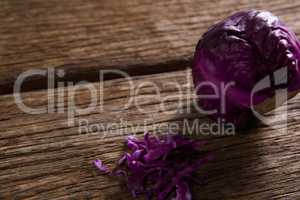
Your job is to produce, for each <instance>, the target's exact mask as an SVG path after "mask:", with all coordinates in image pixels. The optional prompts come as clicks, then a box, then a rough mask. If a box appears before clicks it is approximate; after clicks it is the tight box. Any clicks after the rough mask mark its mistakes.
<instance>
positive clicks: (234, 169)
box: [0, 0, 300, 200]
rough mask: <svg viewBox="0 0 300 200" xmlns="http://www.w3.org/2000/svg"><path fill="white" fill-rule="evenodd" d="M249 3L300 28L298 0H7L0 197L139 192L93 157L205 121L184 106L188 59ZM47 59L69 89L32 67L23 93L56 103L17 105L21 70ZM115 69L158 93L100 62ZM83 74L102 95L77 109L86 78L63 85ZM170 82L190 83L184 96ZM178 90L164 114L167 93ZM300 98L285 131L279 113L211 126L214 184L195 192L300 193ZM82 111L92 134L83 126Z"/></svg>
mask: <svg viewBox="0 0 300 200" xmlns="http://www.w3.org/2000/svg"><path fill="white" fill-rule="evenodd" d="M250 8H258V9H267V10H270V11H272V12H274V13H275V14H276V15H278V16H280V17H281V18H282V19H283V20H284V21H285V22H286V23H287V24H288V25H289V26H290V27H291V28H292V29H293V30H294V31H295V32H296V34H297V35H298V36H299V35H300V14H299V13H300V2H299V1H296V0H274V1H264V0H263V1H262V0H253V1H250V0H242V1H235V0H220V1H215V0H212V1H206V0H201V1H200V0H199V1H196V0H165V1H161V0H149V1H148V0H144V1H138V0H132V1H131V0H130V1H121V0H119V1H118V0H102V1H100V0H87V1H85V0H51V1H50V0H49V1H42V0H27V1H18V0H2V1H1V2H0V93H1V96H0V105H1V107H0V111H1V112H0V132H1V134H0V145H1V146H0V199H22V200H23V199H28V200H29V199H30V200H34V199H36V200H40V199H55V200H58V199H107V200H108V199H131V196H130V194H129V193H128V192H127V191H126V189H124V186H123V185H122V184H120V183H119V182H118V181H117V180H114V179H111V178H110V177H107V176H103V175H101V174H100V173H99V172H98V171H97V170H96V169H95V168H94V167H93V166H92V164H91V162H92V161H93V160H94V159H97V158H98V159H102V160H103V161H104V162H106V163H110V164H113V163H114V162H115V161H116V160H117V159H118V158H119V157H120V155H121V153H122V151H123V150H124V144H123V141H124V138H125V137H126V134H129V133H132V134H142V133H143V132H144V131H145V130H147V131H153V130H155V129H157V128H158V127H166V126H167V125H169V124H170V123H172V124H174V123H175V124H178V125H179V127H183V124H184V123H185V122H186V120H188V122H192V121H193V120H195V119H200V120H202V121H206V118H205V117H204V116H200V115H199V114H198V113H197V112H196V111H194V110H193V109H191V111H190V112H189V111H188V110H187V109H186V108H187V107H189V105H190V104H191V102H193V100H194V99H195V96H194V95H193V85H192V82H191V77H190V69H189V67H190V60H191V58H192V55H193V51H194V47H195V45H196V43H197V41H198V39H199V38H200V37H201V35H202V34H203V32H204V31H205V30H207V28H208V27H209V26H210V25H212V24H213V23H215V22H217V21H218V20H221V19H222V18H224V17H226V16H227V15H229V14H231V13H233V12H235V11H238V10H244V9H250ZM47 68H52V69H55V70H62V71H64V72H65V75H64V76H61V77H60V78H58V79H57V82H61V83H64V87H59V88H58V89H53V90H52V89H46V88H47V79H46V76H36V77H33V78H29V79H26V81H25V83H24V87H23V90H22V91H23V92H22V93H21V94H20V95H21V97H22V100H23V102H24V103H25V104H26V105H27V106H30V107H33V108H45V107H46V108H49V106H48V107H47V105H48V102H49V100H50V101H51V100H53V99H54V103H55V104H54V105H55V106H54V108H53V109H54V110H51V107H50V108H49V109H50V110H49V112H43V113H40V114H32V113H31V114H30V113H26V112H24V111H23V110H21V109H20V107H18V105H17V104H16V103H15V96H14V95H13V94H12V92H13V85H14V83H15V81H16V79H17V78H18V77H20V74H22V73H23V72H26V71H28V70H37V69H47ZM107 69H115V70H116V69H118V70H122V71H124V72H126V73H128V74H130V75H132V84H133V85H135V86H136V85H141V84H143V83H144V82H148V83H150V84H151V83H155V84H156V85H158V86H159V88H158V89H159V91H160V92H161V96H160V97H159V98H158V97H157V96H156V90H155V89H154V88H153V87H151V85H144V86H143V87H141V89H140V90H139V91H138V92H136V93H130V91H131V90H130V89H131V88H130V84H129V82H128V80H127V79H126V78H122V77H121V76H119V75H117V74H111V75H110V76H106V77H105V78H106V79H105V81H101V82H99V70H107ZM56 72H57V71H56ZM82 80H86V81H89V82H90V83H91V84H88V85H89V86H90V87H93V88H94V91H97V92H96V94H97V96H98V97H103V99H102V100H101V99H100V98H99V101H98V102H97V105H93V108H92V109H91V111H90V112H88V113H75V115H74V118H70V115H72V113H68V112H67V110H66V103H67V102H68V98H69V97H70V96H71V97H72V96H74V99H75V100H74V102H75V103H76V105H77V106H78V107H87V106H88V105H89V104H90V100H91V94H90V93H89V91H88V90H87V89H86V88H84V86H83V87H77V86H72V85H69V86H66V85H67V84H66V83H67V81H69V82H72V83H74V84H77V83H78V82H79V81H82ZM169 82H176V83H180V85H181V86H182V89H183V96H184V97H187V98H186V101H184V103H183V104H180V103H178V102H179V101H178V98H179V97H178V89H177V88H174V86H172V85H171V84H167V83H169ZM59 86H61V85H59ZM70 91H71V92H73V93H68V92H70ZM134 91H136V90H134ZM101 92H102V94H104V95H101ZM187 94H192V95H187ZM170 96H171V97H172V98H169V99H167V100H166V101H165V105H166V108H165V109H166V110H167V112H166V111H164V112H163V110H162V108H161V106H160V105H161V99H162V98H163V97H170ZM129 99H134V100H135V104H131V105H130V106H128V107H127V108H124V105H125V104H126V103H128V101H129ZM101 102H102V103H101ZM299 103H300V96H299V95H298V96H296V97H295V98H293V99H292V100H290V101H289V103H288V104H287V107H288V109H289V115H288V120H287V122H288V125H287V131H284V130H285V127H284V121H282V120H281V118H280V114H278V115H277V118H275V119H276V120H275V121H274V122H273V124H272V125H271V126H262V125H260V126H258V127H256V128H255V127H254V128H252V129H251V130H249V131H247V132H245V133H241V134H238V135H235V136H209V137H207V136H205V138H206V140H207V141H208V145H207V149H208V150H210V151H212V152H213V153H214V155H215V160H214V161H213V162H212V163H210V164H209V165H208V166H207V167H206V168H203V169H202V171H201V172H199V173H203V174H207V175H208V184H207V185H203V186H195V187H194V188H193V193H194V198H195V199H300V147H299V143H300V127H299V123H298V122H299V118H300V115H299V113H300V107H299ZM74 106H75V105H70V106H69V108H73V107H74ZM101 108H103V109H102V110H101ZM140 108H142V109H143V111H144V112H141V110H140ZM275 116H276V115H275ZM70 119H72V120H70ZM120 119H122V120H124V121H123V122H121V121H120ZM83 120H88V123H89V125H90V126H89V127H90V128H91V130H89V131H90V132H89V133H87V132H86V131H87V130H86V129H84V128H82V126H80V123H84V122H83ZM124 122H125V123H124ZM99 124H100V125H102V126H101V127H100V129H99V126H97V125H99ZM81 125H82V124H81ZM93 130H94V131H93ZM80 131H82V132H80ZM199 137H201V136H199Z"/></svg>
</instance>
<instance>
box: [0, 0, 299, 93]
mask: <svg viewBox="0 0 300 200" xmlns="http://www.w3.org/2000/svg"><path fill="white" fill-rule="evenodd" d="M253 8H257V9H266V10H270V11H272V12H274V13H275V14H277V15H279V16H280V17H281V18H282V19H283V20H284V21H285V22H286V23H287V24H288V25H290V26H291V27H292V29H293V30H294V31H295V32H296V33H297V34H300V16H299V15H297V14H296V13H299V12H300V3H299V1H297V0H274V1H266V0H263V1H262V0H253V1H252V0H251V1H250V0H242V1H237V0H221V1H208V0H202V1H197V0H164V1H161V0H144V1H137V0H134V1H132V0H130V1H122V0H101V1H99V0H87V1H86V0H72V1H69V0H51V1H41V0H27V1H18V0H3V1H1V2H0V93H9V92H11V91H12V85H13V83H14V81H15V79H16V78H17V76H18V75H19V74H20V73H22V72H24V71H26V70H28V69H36V68H38V69H45V68H48V67H51V68H57V69H64V70H65V71H66V72H68V73H67V74H66V76H65V77H64V78H65V79H67V80H81V79H84V80H93V81H95V80H97V79H98V75H97V73H96V72H97V70H98V69H107V68H114V69H122V70H124V71H127V72H129V73H131V74H145V73H147V74H149V73H157V72H162V71H171V70H176V69H183V68H185V67H187V66H188V65H189V61H190V59H191V57H192V55H193V51H194V47H195V45H196V43H197V42H198V40H199V38H200V36H201V35H202V33H203V32H204V31H206V30H207V29H208V27H209V26H211V25H212V24H213V23H215V22H217V21H218V20H221V19H222V18H224V17H226V16H227V15H229V14H231V13H233V12H236V11H238V10H244V9H253ZM44 79H45V78H43V77H38V78H35V79H33V80H28V84H27V85H26V88H28V89H33V88H45V87H46V85H45V82H44V81H42V80H44Z"/></svg>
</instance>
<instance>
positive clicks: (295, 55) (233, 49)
mask: <svg viewBox="0 0 300 200" xmlns="http://www.w3.org/2000/svg"><path fill="white" fill-rule="evenodd" d="M299 59H300V45H299V41H298V39H297V38H296V36H295V34H294V33H293V32H292V31H291V30H290V29H289V28H287V27H286V25H285V24H284V23H283V22H282V21H281V20H280V19H279V18H278V17H276V16H274V15H273V14H271V13H270V12H268V11H257V10H251V11H242V12H238V13H236V14H234V15H232V16H230V17H228V18H227V19H225V20H224V21H222V22H220V23H218V24H216V25H214V26H213V27H211V28H210V29H209V30H208V31H207V32H206V33H205V34H204V35H203V37H202V39H201V40H200V41H199V43H198V45H197V47H196V52H195V56H194V62H193V69H192V73H193V79H194V83H195V86H196V92H197V95H198V105H199V106H200V108H201V109H202V110H204V111H212V112H211V113H208V114H209V115H210V116H211V117H212V118H213V119H222V120H224V121H226V122H231V123H233V124H234V125H236V126H237V127H242V126H244V125H245V124H246V123H248V120H249V119H250V118H252V117H253V113H252V111H251V106H258V105H263V103H264V102H265V101H266V100H268V99H271V98H273V97H274V94H275V91H276V89H278V88H280V87H285V88H287V89H288V92H295V91H298V90H299V88H300V73H299V65H298V63H299V62H298V61H299ZM281 69H285V71H284V70H283V71H280V70H281ZM276 72H277V76H274V74H276ZM284 72H286V73H284ZM266 77H269V78H266ZM284 78H285V79H286V81H285V82H284V83H283V81H282V79H284ZM277 79H281V81H280V80H277ZM262 80H265V82H263V81H262ZM262 82H263V83H262ZM259 83H260V86H261V85H262V86H266V87H261V88H262V90H260V91H257V92H255V91H256V90H255V88H259V87H260V86H259V87H256V86H257V85H258V84H259ZM279 83H280V84H279ZM254 92H255V93H254ZM205 95H206V96H205ZM213 111H214V112H213Z"/></svg>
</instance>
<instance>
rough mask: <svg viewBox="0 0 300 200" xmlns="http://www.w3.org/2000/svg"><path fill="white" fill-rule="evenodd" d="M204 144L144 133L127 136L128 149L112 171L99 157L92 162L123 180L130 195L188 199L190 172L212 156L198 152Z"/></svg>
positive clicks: (189, 195)
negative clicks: (143, 134)
mask: <svg viewBox="0 0 300 200" xmlns="http://www.w3.org/2000/svg"><path fill="white" fill-rule="evenodd" d="M204 144H205V143H204V142H203V141H198V140H192V139H188V138H184V137H183V136H181V135H165V136H161V137H154V136H153V137H151V136H150V135H149V134H145V136H144V138H143V139H138V138H136V137H132V136H130V137H128V138H127V146H128V148H129V150H130V152H127V153H125V154H124V156H123V157H122V158H121V159H120V160H119V162H118V164H117V166H116V167H115V169H114V170H108V169H109V167H107V166H106V165H104V164H103V163H102V162H101V161H100V160H96V161H94V165H95V166H96V167H97V168H98V169H99V170H100V171H101V172H104V173H106V174H107V173H109V174H110V175H111V176H114V177H122V178H123V179H125V180H126V182H127V186H128V188H129V190H130V191H131V193H132V195H133V196H134V197H137V196H139V195H144V196H146V197H147V198H148V199H152V198H156V199H158V200H164V199H168V198H170V197H173V196H175V197H176V198H175V199H176V200H190V199H192V195H191V193H190V189H189V185H190V184H191V182H192V181H194V179H195V177H193V176H194V173H195V172H196V171H197V170H198V169H199V168H200V167H201V166H202V165H203V164H205V163H206V162H207V161H209V160H211V159H212V156H211V155H208V156H207V155H206V156H205V155H203V154H204V153H203V152H201V151H200V148H201V147H202V146H203V145H204ZM200 157H201V158H200Z"/></svg>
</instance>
